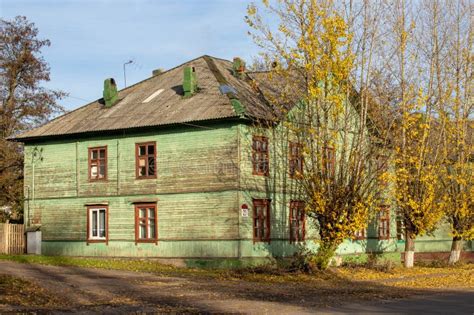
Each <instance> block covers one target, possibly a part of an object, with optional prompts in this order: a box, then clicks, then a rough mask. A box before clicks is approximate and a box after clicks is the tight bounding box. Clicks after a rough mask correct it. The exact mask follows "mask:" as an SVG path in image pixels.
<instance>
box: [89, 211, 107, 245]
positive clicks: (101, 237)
mask: <svg viewBox="0 0 474 315" xmlns="http://www.w3.org/2000/svg"><path fill="white" fill-rule="evenodd" d="M101 210H103V211H104V214H105V215H104V232H105V233H104V234H105V236H100V211H101ZM94 212H97V225H98V226H97V236H93V234H92V233H93V230H94V229H93V224H94V223H93V222H94V221H93V220H92V216H93V213H94ZM88 216H89V235H88V239H89V240H93V241H105V240H107V233H108V231H107V228H108V227H107V207H90V208H89V210H88Z"/></svg>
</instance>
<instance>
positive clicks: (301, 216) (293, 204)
mask: <svg viewBox="0 0 474 315" xmlns="http://www.w3.org/2000/svg"><path fill="white" fill-rule="evenodd" d="M305 207H306V203H305V202H304V201H301V200H291V201H290V213H289V223H290V243H298V242H304V241H305V239H306V213H305V211H304V209H305ZM295 211H296V212H300V211H302V212H301V213H297V214H296V220H297V222H298V224H297V226H298V230H301V232H299V231H298V232H299V233H297V234H296V235H297V237H296V238H295V237H294V236H295V234H294V231H293V224H292V221H293V218H294V217H295V216H294V212H295ZM300 235H301V237H300Z"/></svg>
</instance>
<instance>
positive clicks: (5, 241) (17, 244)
mask: <svg viewBox="0 0 474 315" xmlns="http://www.w3.org/2000/svg"><path fill="white" fill-rule="evenodd" d="M24 252H25V228H24V226H23V224H8V223H0V254H23V253H24Z"/></svg>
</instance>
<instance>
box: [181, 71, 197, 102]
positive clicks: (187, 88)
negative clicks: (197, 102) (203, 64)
mask: <svg viewBox="0 0 474 315" xmlns="http://www.w3.org/2000/svg"><path fill="white" fill-rule="evenodd" d="M183 72H184V73H183V90H184V97H190V96H192V95H193V94H194V93H196V91H197V88H198V82H197V77H196V72H195V71H194V68H193V67H184V70H183Z"/></svg>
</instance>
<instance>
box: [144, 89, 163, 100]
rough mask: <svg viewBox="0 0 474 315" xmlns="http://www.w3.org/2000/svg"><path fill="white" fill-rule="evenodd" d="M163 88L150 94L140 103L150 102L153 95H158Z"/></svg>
mask: <svg viewBox="0 0 474 315" xmlns="http://www.w3.org/2000/svg"><path fill="white" fill-rule="evenodd" d="M163 91H164V89H159V90H158V91H155V92H154V93H153V94H152V95H150V96H148V97H147V98H146V99H145V100H144V101H143V102H142V103H148V102H150V101H151V100H153V99H154V98H155V97H157V96H158V95H160V94H161V92H163Z"/></svg>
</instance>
